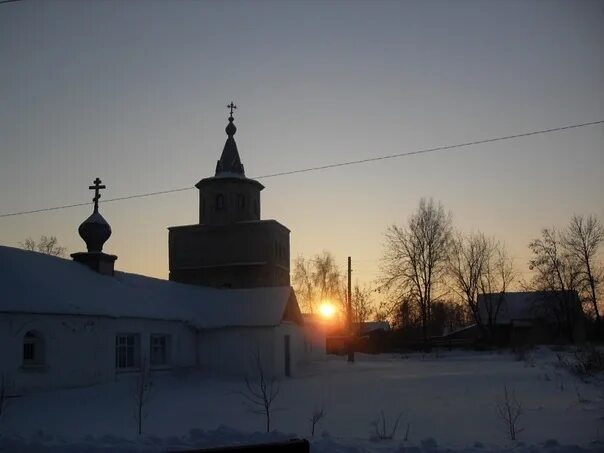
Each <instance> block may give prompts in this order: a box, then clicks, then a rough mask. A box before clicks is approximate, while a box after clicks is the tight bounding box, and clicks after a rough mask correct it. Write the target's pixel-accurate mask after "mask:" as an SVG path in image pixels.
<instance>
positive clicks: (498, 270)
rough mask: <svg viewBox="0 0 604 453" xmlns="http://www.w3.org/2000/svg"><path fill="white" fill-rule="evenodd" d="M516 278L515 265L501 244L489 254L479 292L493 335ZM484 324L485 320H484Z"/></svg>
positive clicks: (489, 331)
mask: <svg viewBox="0 0 604 453" xmlns="http://www.w3.org/2000/svg"><path fill="white" fill-rule="evenodd" d="M515 278H516V271H515V270H514V263H513V261H512V258H510V257H509V256H508V253H507V251H506V249H505V247H504V246H503V245H502V244H500V243H499V242H497V243H495V244H494V248H493V250H492V251H491V253H490V254H489V259H488V260H487V261H486V263H485V267H484V269H483V272H482V276H481V278H480V282H479V291H480V293H481V294H482V297H483V298H484V308H485V312H486V325H487V333H488V334H489V335H490V334H492V333H493V329H494V327H495V324H496V322H497V316H498V315H499V310H500V308H501V305H502V304H503V300H504V299H505V294H506V292H507V291H508V289H509V288H510V286H511V285H512V282H513V280H514V279H515ZM482 321H483V323H484V322H485V319H483V320H482Z"/></svg>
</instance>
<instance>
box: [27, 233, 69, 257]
mask: <svg viewBox="0 0 604 453" xmlns="http://www.w3.org/2000/svg"><path fill="white" fill-rule="evenodd" d="M19 246H20V247H21V248H22V249H24V250H30V251H32V252H40V253H44V254H46V255H52V256H60V257H64V256H65V255H66V254H67V249H66V248H65V247H62V246H60V245H59V241H58V240H57V237H56V236H40V240H39V241H38V242H36V241H34V240H33V239H32V238H31V237H28V238H27V239H25V241H24V242H21V243H19Z"/></svg>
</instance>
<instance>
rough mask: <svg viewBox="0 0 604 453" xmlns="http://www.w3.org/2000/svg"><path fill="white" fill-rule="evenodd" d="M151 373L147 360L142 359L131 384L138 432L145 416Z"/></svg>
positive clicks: (151, 383)
mask: <svg viewBox="0 0 604 453" xmlns="http://www.w3.org/2000/svg"><path fill="white" fill-rule="evenodd" d="M152 385H153V382H152V381H151V373H150V371H149V368H148V367H147V360H146V359H143V361H142V363H141V367H140V370H139V372H138V373H137V375H136V380H135V381H134V385H133V386H132V399H133V402H134V410H135V413H134V416H135V418H136V422H137V424H138V434H139V435H140V434H141V433H142V430H143V420H144V419H145V418H147V415H148V414H147V413H146V412H145V408H146V406H147V403H148V402H149V400H150V399H151V387H152Z"/></svg>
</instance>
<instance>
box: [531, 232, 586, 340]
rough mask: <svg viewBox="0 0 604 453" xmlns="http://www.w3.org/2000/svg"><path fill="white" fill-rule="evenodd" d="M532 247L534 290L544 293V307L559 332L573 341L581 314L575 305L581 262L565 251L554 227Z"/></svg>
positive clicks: (560, 236)
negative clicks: (575, 327) (552, 317)
mask: <svg viewBox="0 0 604 453" xmlns="http://www.w3.org/2000/svg"><path fill="white" fill-rule="evenodd" d="M529 248H530V249H531V252H532V253H533V258H532V259H531V260H530V261H529V269H530V270H532V271H533V272H534V275H533V282H532V286H533V289H535V290H537V291H540V292H543V293H544V298H547V303H546V304H545V308H546V309H547V310H548V311H549V312H550V313H551V314H552V315H553V316H554V317H555V319H556V322H557V325H558V329H559V331H560V333H561V332H562V331H566V334H567V336H568V338H569V340H570V341H571V342H572V341H574V335H573V331H574V326H575V323H576V321H577V319H578V316H579V315H580V314H581V313H580V310H579V312H578V310H577V306H576V294H577V292H578V291H579V290H580V282H581V274H580V263H579V262H578V261H577V259H576V257H575V256H573V255H572V254H569V253H568V252H567V251H566V250H565V248H564V246H563V242H562V235H561V234H560V233H559V232H558V231H556V230H555V229H553V228H545V229H543V230H542V231H541V238H540V239H535V240H534V241H532V242H531V243H530V244H529ZM579 309H580V307H579Z"/></svg>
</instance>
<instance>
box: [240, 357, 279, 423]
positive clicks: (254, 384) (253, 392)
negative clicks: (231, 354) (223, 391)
mask: <svg viewBox="0 0 604 453" xmlns="http://www.w3.org/2000/svg"><path fill="white" fill-rule="evenodd" d="M253 358H254V367H255V369H254V372H255V376H254V379H250V378H248V377H245V391H244V392H241V395H242V396H243V397H244V398H245V400H246V401H247V402H248V404H249V408H250V410H251V411H252V412H253V413H255V414H261V415H264V417H265V420H266V432H267V433H268V432H270V430H271V415H272V412H273V410H274V408H273V403H274V402H275V399H277V396H278V395H279V381H278V380H277V379H276V378H275V377H272V376H267V374H266V371H265V369H264V365H263V364H262V358H261V356H260V351H259V350H257V351H256V353H255V354H254V357H253Z"/></svg>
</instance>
